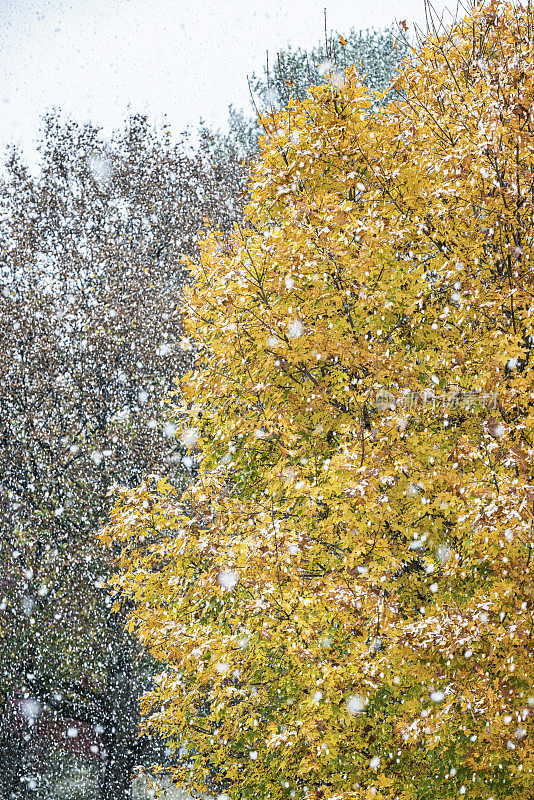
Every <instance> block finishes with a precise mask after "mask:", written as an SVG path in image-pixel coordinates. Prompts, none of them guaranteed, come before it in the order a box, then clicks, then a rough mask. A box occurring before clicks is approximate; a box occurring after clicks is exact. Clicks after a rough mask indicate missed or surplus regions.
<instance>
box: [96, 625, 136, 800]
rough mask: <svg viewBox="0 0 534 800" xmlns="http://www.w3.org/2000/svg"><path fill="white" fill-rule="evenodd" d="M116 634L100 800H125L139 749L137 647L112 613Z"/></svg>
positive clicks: (104, 735) (111, 668) (104, 736)
mask: <svg viewBox="0 0 534 800" xmlns="http://www.w3.org/2000/svg"><path fill="white" fill-rule="evenodd" d="M115 624H116V625H117V634H118V638H120V639H122V641H121V647H120V648H117V649H118V652H119V655H118V657H117V659H116V662H115V663H114V664H113V665H110V669H109V673H108V675H109V678H108V690H107V697H106V706H107V709H106V711H107V713H106V719H105V722H104V726H105V730H104V734H103V741H104V746H105V749H106V758H105V763H104V771H103V778H102V787H101V798H102V800H129V798H130V796H131V784H132V773H133V768H134V767H135V765H136V763H137V758H138V753H139V732H138V728H139V721H140V713H139V685H138V681H137V678H138V674H137V665H136V660H137V658H136V656H137V652H136V650H137V648H136V646H135V644H134V643H133V642H132V641H131V639H130V638H129V637H128V635H127V634H126V633H125V632H124V627H123V624H124V618H123V616H122V614H116V619H115Z"/></svg>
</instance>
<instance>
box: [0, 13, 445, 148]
mask: <svg viewBox="0 0 534 800" xmlns="http://www.w3.org/2000/svg"><path fill="white" fill-rule="evenodd" d="M453 3H454V0H434V6H435V7H436V8H438V9H443V8H445V7H447V6H448V7H451V6H452V5H453ZM325 6H326V12H327V24H328V28H329V29H333V30H336V31H339V32H343V31H347V30H349V29H350V28H351V27H356V28H367V27H373V26H374V27H386V26H388V25H389V24H391V23H392V22H394V21H395V20H397V21H399V20H401V19H406V20H407V22H408V23H409V24H410V26H411V27H412V23H413V22H414V21H417V22H418V23H420V24H423V25H424V0H285V2H281V0H211V1H210V0H71V1H70V2H69V1H67V0H0V52H1V57H2V60H1V69H0V148H1V149H2V150H3V149H4V147H5V145H6V144H8V143H12V142H15V143H17V144H19V145H21V146H22V147H23V149H24V150H25V152H26V153H27V155H28V156H29V157H30V160H31V159H32V155H31V154H32V150H33V145H32V142H33V141H34V139H35V137H36V134H37V131H38V128H39V120H40V117H41V116H42V114H43V113H44V112H45V111H46V110H49V109H50V108H52V107H58V108H61V109H62V110H63V111H64V112H65V113H66V114H67V115H69V116H70V117H71V118H73V119H75V120H77V121H80V122H83V121H86V120H91V121H92V122H94V123H95V124H97V125H99V126H102V127H103V128H104V130H105V132H106V135H109V133H110V132H111V131H112V130H113V129H114V128H116V127H120V126H122V122H123V121H124V119H125V118H126V117H127V115H128V113H129V110H130V111H142V112H145V113H147V114H148V115H149V117H150V119H152V120H154V121H155V122H160V121H161V120H162V119H163V115H165V114H166V115H167V121H168V122H169V123H170V125H171V127H172V129H173V130H175V131H176V132H177V133H179V132H180V131H181V130H182V129H184V128H185V127H186V126H187V125H188V124H191V125H193V126H194V127H195V126H196V124H197V122H198V120H199V118H200V117H203V118H204V120H205V121H206V122H208V123H210V124H215V125H224V123H225V121H226V117H227V107H228V105H229V104H230V103H233V104H234V105H236V106H238V107H244V106H246V105H248V102H249V101H248V89H247V81H246V76H247V73H251V72H252V71H254V70H255V71H256V72H259V71H261V69H262V66H263V64H264V63H265V52H266V51H267V50H268V51H269V53H270V55H271V57H273V56H274V55H275V54H276V52H277V51H278V50H279V49H281V48H285V47H286V46H287V45H288V44H292V45H293V46H295V47H296V46H299V45H302V46H305V47H310V46H313V45H315V44H317V42H318V41H319V40H321V39H322V37H323V24H324V23H323V8H324V7H325Z"/></svg>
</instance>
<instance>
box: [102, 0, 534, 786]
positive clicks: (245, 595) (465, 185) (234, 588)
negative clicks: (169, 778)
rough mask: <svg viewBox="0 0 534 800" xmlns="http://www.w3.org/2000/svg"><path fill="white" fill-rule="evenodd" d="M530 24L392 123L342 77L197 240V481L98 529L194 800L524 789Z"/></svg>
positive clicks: (427, 59) (388, 112) (282, 119)
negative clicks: (230, 218) (242, 203)
mask: <svg viewBox="0 0 534 800" xmlns="http://www.w3.org/2000/svg"><path fill="white" fill-rule="evenodd" d="M533 23H534V19H533V16H532V13H531V11H530V9H528V10H525V9H522V8H521V7H518V6H517V5H513V4H511V3H510V4H504V5H503V4H501V5H496V4H491V5H486V6H484V7H479V8H478V9H477V10H475V12H474V13H473V14H472V15H471V16H470V17H468V18H466V19H465V20H463V21H462V22H459V23H457V24H456V25H455V26H454V27H453V28H452V29H451V30H450V31H448V32H446V33H445V34H444V35H443V36H442V37H440V38H431V39H429V40H428V41H427V42H426V43H425V44H424V45H423V46H422V48H421V49H420V50H419V52H418V53H414V54H412V58H411V60H410V61H408V62H407V63H406V65H405V67H404V70H403V72H402V75H401V76H400V77H399V78H398V80H397V89H398V100H397V101H396V102H394V103H391V104H389V105H388V106H387V107H385V108H382V109H379V110H376V108H375V107H374V105H373V98H372V97H370V96H369V95H368V94H367V93H366V91H365V90H364V89H363V88H361V87H360V86H359V81H358V75H357V73H356V70H355V69H349V70H347V72H346V80H345V84H344V85H343V86H342V87H340V86H335V87H334V86H323V87H320V88H316V89H313V90H312V91H311V93H310V96H309V98H308V99H307V100H306V101H304V102H302V103H294V104H293V105H290V106H289V107H288V108H287V109H286V110H285V111H284V112H282V113H280V114H275V115H272V116H271V117H269V118H267V119H265V120H264V124H265V127H266V136H265V139H264V141H263V146H262V158H261V160H260V161H259V162H258V164H257V165H256V166H255V169H254V173H253V177H252V183H251V188H252V200H251V202H250V205H249V207H248V217H247V219H248V225H247V227H246V228H245V229H236V230H235V232H234V234H233V236H231V237H230V239H229V240H226V241H224V240H223V239H222V238H221V237H218V236H217V235H216V234H213V235H212V236H210V237H209V238H208V239H207V240H206V241H205V242H204V243H203V247H202V259H201V263H200V265H198V266H197V267H196V268H194V282H193V284H192V286H191V288H190V289H189V290H188V292H187V296H186V302H185V305H186V311H187V313H188V321H187V325H188V333H189V336H190V337H191V339H192V340H193V339H194V341H195V342H196V343H197V345H196V346H197V349H198V359H197V366H196V369H195V371H194V372H193V373H192V374H190V375H189V376H188V378H187V379H186V380H184V381H183V382H182V384H181V398H182V400H183V403H182V405H181V407H180V408H179V409H177V412H176V414H177V419H178V421H179V422H180V426H181V427H180V430H181V435H182V440H183V441H184V443H185V444H186V445H188V446H190V447H193V446H196V449H197V452H198V459H199V463H200V472H199V476H198V480H197V481H196V482H195V484H194V485H193V486H192V487H191V488H190V489H189V490H188V491H187V492H186V493H185V494H184V495H183V496H181V497H179V496H178V495H177V494H176V493H175V492H174V490H173V489H172V487H170V486H169V485H168V484H166V483H165V482H161V483H160V484H159V485H158V487H157V488H154V489H150V488H149V487H148V486H146V485H143V486H141V487H140V488H139V489H137V490H134V491H122V492H121V495H120V498H119V500H118V503H117V505H116V508H115V510H114V513H113V516H112V518H111V521H110V524H109V525H108V527H107V529H106V531H105V538H106V540H109V539H114V540H119V541H120V542H121V543H122V546H123V548H124V549H123V557H122V572H121V574H120V575H119V577H118V579H117V583H118V586H119V587H120V589H121V590H122V591H123V592H124V593H126V594H127V595H129V596H130V597H132V598H133V599H134V600H135V603H136V605H135V611H134V612H133V614H132V620H131V624H132V627H134V628H135V629H136V631H137V633H138V635H139V637H140V638H141V640H142V641H143V642H144V643H146V644H147V645H148V646H149V647H150V649H151V650H152V652H153V653H154V654H155V655H156V656H157V657H158V658H160V659H161V660H162V661H164V662H165V664H166V667H167V668H166V671H165V672H164V673H163V674H162V675H161V676H160V678H159V682H158V684H157V688H156V689H155V690H154V691H153V692H152V693H150V694H149V695H148V696H147V697H146V699H145V710H146V712H147V713H149V712H150V717H149V722H150V724H151V725H152V726H154V728H155V729H156V730H158V731H160V732H161V733H163V734H164V735H165V736H167V737H168V738H169V739H170V740H171V741H173V742H175V743H176V744H178V743H180V742H182V743H183V742H184V741H187V746H188V748H189V749H190V753H191V756H190V758H191V761H190V762H188V763H184V762H181V763H177V767H176V776H177V779H178V780H180V781H181V782H182V783H184V784H189V782H191V785H193V786H194V787H196V788H197V789H199V790H202V789H203V788H204V789H205V788H206V786H208V787H209V786H210V785H214V784H213V783H211V784H210V781H212V782H213V781H215V785H218V786H219V787H223V788H224V787H229V789H228V791H229V794H230V795H231V796H232V797H234V794H235V796H236V797H237V796H241V797H252V796H262V797H273V798H275V797H276V798H278V797H279V798H286V797H291V798H293V797H296V798H308V797H310V798H311V797H317V798H319V797H325V798H334V797H336V798H338V797H339V798H371V797H373V798H405V799H406V800H408V798H420V799H421V800H422V799H423V798H447V797H457V796H458V795H459V794H460V795H464V796H465V797H466V798H489V797H491V796H493V797H495V798H497V797H511V796H514V797H520V798H530V797H532V796H533V794H534V782H533V779H532V766H533V748H532V723H531V716H530V706H531V705H532V704H534V698H533V697H532V694H534V691H533V689H532V666H533V665H532V638H531V636H532V630H533V626H534V616H533V600H532V588H531V581H530V561H531V551H532V547H533V546H534V544H533V542H534V540H533V536H532V525H533V500H534V485H533V479H532V472H533V462H532V456H533V452H534V450H533V436H534V411H533V410H534V389H533V382H532V367H531V363H530V358H531V352H532V346H533V344H534V338H533V337H534V330H533V316H534V305H533V302H532V296H533V294H532V293H533V289H534V281H533V273H532V255H533V252H534V251H533V225H532V212H533V199H534V194H533V190H534V181H533V169H534V138H533V130H534V128H533V124H534V113H533V112H532V111H531V109H532V108H533V102H532V101H533V93H534V79H533V76H534V57H533V56H534V54H533V44H532V32H533ZM197 440H198V441H197ZM217 781H218V782H219V783H218V784H217Z"/></svg>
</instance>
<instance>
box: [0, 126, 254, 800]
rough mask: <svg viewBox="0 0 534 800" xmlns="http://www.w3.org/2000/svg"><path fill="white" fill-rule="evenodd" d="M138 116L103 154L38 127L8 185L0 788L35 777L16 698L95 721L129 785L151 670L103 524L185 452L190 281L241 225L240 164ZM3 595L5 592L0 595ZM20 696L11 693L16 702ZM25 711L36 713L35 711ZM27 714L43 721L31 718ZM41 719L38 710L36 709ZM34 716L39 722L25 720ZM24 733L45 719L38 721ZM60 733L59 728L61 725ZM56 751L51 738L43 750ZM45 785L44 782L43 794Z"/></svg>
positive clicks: (0, 211)
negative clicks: (123, 491)
mask: <svg viewBox="0 0 534 800" xmlns="http://www.w3.org/2000/svg"><path fill="white" fill-rule="evenodd" d="M210 148H211V144H210V141H209V138H208V136H207V134H204V135H203V137H202V138H201V141H200V144H199V146H198V148H197V149H193V148H192V147H191V146H190V145H189V143H188V141H187V139H185V138H184V139H183V140H182V141H180V142H179V143H177V144H174V143H172V141H171V138H170V134H169V132H168V131H166V130H163V131H162V132H161V133H158V132H156V131H154V130H153V129H152V128H151V127H150V126H149V125H148V123H147V121H146V119H145V118H144V117H141V116H135V117H132V118H131V119H130V120H129V122H128V124H127V126H126V129H125V130H124V132H122V133H118V134H117V135H116V136H115V137H114V138H113V140H112V141H111V142H110V143H106V142H104V141H103V140H102V138H101V136H100V134H99V131H98V130H97V129H96V128H94V127H92V126H91V125H85V126H78V125H75V124H72V123H62V122H61V121H60V119H59V117H57V116H54V115H52V116H49V117H47V118H46V119H45V120H44V129H43V135H42V143H41V148H40V152H41V164H40V173H39V175H38V176H36V177H34V176H32V175H31V174H30V173H29V171H28V170H27V168H26V167H25V166H24V164H23V162H22V159H21V157H20V156H19V154H18V153H17V152H16V151H13V152H12V154H11V156H10V158H9V160H8V162H7V164H6V174H5V179H4V181H3V182H2V184H1V186H0V217H1V222H0V224H1V229H0V240H1V248H0V249H1V262H0V278H1V291H0V317H1V322H0V375H1V378H0V382H1V384H2V387H3V390H2V393H1V395H0V473H1V475H2V478H1V487H0V491H1V495H2V501H1V503H0V508H1V512H0V514H1V517H0V548H1V558H2V564H3V569H2V573H3V577H2V579H1V589H2V595H3V600H2V603H1V606H0V608H1V623H0V626H1V630H2V637H1V639H0V665H1V669H0V675H1V676H2V677H1V679H0V685H1V690H2V707H3V712H4V718H3V725H2V735H3V737H4V743H3V747H2V748H1V755H0V763H1V773H2V785H3V794H4V796H5V797H18V796H19V794H20V793H22V794H23V793H24V791H25V788H24V787H25V785H27V784H28V782H32V791H31V792H30V794H32V796H35V791H36V790H37V789H38V788H39V781H38V776H36V775H35V774H34V772H33V771H32V763H31V759H32V758H33V756H32V752H33V750H32V747H33V748H34V749H35V747H36V746H37V745H39V746H41V745H42V742H39V743H36V742H35V736H33V740H34V741H33V744H32V730H36V728H35V726H34V728H33V729H32V728H31V725H28V726H27V730H26V733H25V737H26V739H27V741H26V742H25V741H24V739H21V737H20V736H18V737H17V736H14V731H13V725H12V724H11V723H10V720H11V718H12V714H13V703H17V702H19V700H25V699H26V700H31V703H34V704H35V703H37V705H36V706H35V708H36V709H37V710H36V711H35V714H38V715H40V714H41V713H43V714H45V715H46V714H48V715H50V714H53V713H54V712H56V713H61V714H62V715H63V717H66V718H69V719H71V720H78V721H79V722H80V723H85V724H86V725H89V726H91V727H92V728H95V726H96V731H97V732H98V735H95V741H97V740H98V745H97V746H98V747H99V749H100V753H99V754H98V755H99V757H100V758H102V759H103V774H102V778H101V783H102V786H101V795H102V798H105V800H118V798H120V797H122V796H125V795H126V794H127V793H128V791H129V786H130V781H131V769H132V766H133V764H134V763H136V762H137V761H138V760H139V759H140V758H141V756H142V752H141V751H140V749H139V742H138V735H137V722H138V717H139V712H138V707H137V699H138V696H139V693H140V691H141V690H142V687H143V686H146V682H147V679H148V677H149V674H150V672H149V670H148V669H147V660H146V659H145V660H144V661H143V659H141V660H140V651H139V647H138V645H137V644H136V643H135V642H134V641H133V640H131V639H130V638H129V637H128V636H126V635H125V633H124V629H123V624H122V621H121V618H120V617H119V618H117V617H116V615H115V614H112V613H111V611H110V605H111V603H110V598H109V594H108V591H107V590H106V588H105V585H106V575H107V574H108V570H109V560H108V559H107V557H106V556H104V554H103V553H102V552H101V550H100V549H99V548H97V547H95V531H96V530H97V529H98V527H99V526H100V525H101V524H102V520H103V518H104V515H105V514H106V510H107V508H108V500H107V492H108V489H109V487H110V486H111V485H112V484H113V483H114V482H119V483H121V484H125V485H129V486H134V485H136V484H137V483H139V481H140V480H141V479H142V477H143V476H145V475H147V474H150V473H151V472H155V471H157V470H160V471H161V470H162V469H165V470H166V471H169V470H170V472H171V473H172V474H173V475H174V476H175V478H176V479H177V480H178V482H180V480H181V477H180V476H181V475H183V474H184V469H185V471H187V470H188V469H190V464H188V462H187V459H186V460H185V467H184V462H183V461H182V460H181V456H182V455H183V454H184V451H183V449H182V450H181V449H180V447H179V446H177V443H176V441H175V438H174V427H173V425H172V424H171V423H169V422H168V420H167V418H166V415H165V404H164V402H163V401H162V399H161V398H163V397H164V396H165V394H166V393H167V392H168V391H169V389H170V388H171V386H172V385H173V381H174V377H175V375H177V374H181V373H183V371H184V369H185V368H186V365H187V362H188V358H189V356H188V354H187V353H184V352H183V351H182V350H178V349H177V347H176V342H177V337H178V334H179V331H180V326H181V321H180V314H179V302H180V291H181V287H182V285H183V283H184V281H185V280H186V270H185V268H184V267H183V266H182V264H181V260H180V259H181V256H182V255H184V254H187V255H194V254H195V253H196V248H197V236H198V233H199V230H200V229H201V228H202V226H203V224H204V222H205V220H206V219H207V218H208V217H209V218H211V219H213V220H215V221H216V222H217V224H218V225H222V226H223V227H224V228H226V229H228V227H229V226H230V224H231V223H232V222H233V221H234V220H235V219H236V218H237V217H238V216H239V212H238V204H239V202H240V199H239V197H238V193H239V172H240V164H239V162H233V161H232V160H231V159H230V158H228V159H227V160H226V161H225V162H224V163H220V162H219V163H217V164H215V163H214V158H213V156H212V154H211V149H210ZM0 599H1V595H0ZM17 698H18V699H17ZM31 703H30V706H31V709H34V706H33V705H31ZM32 713H33V712H32ZM35 714H34V716H35ZM30 717H31V715H30ZM29 722H30V723H33V722H34V720H33V718H31V719H30V720H29ZM54 730H55V729H54ZM49 744H50V746H51V748H54V747H56V746H57V745H58V742H57V741H50V742H49ZM34 784H35V785H34Z"/></svg>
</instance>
